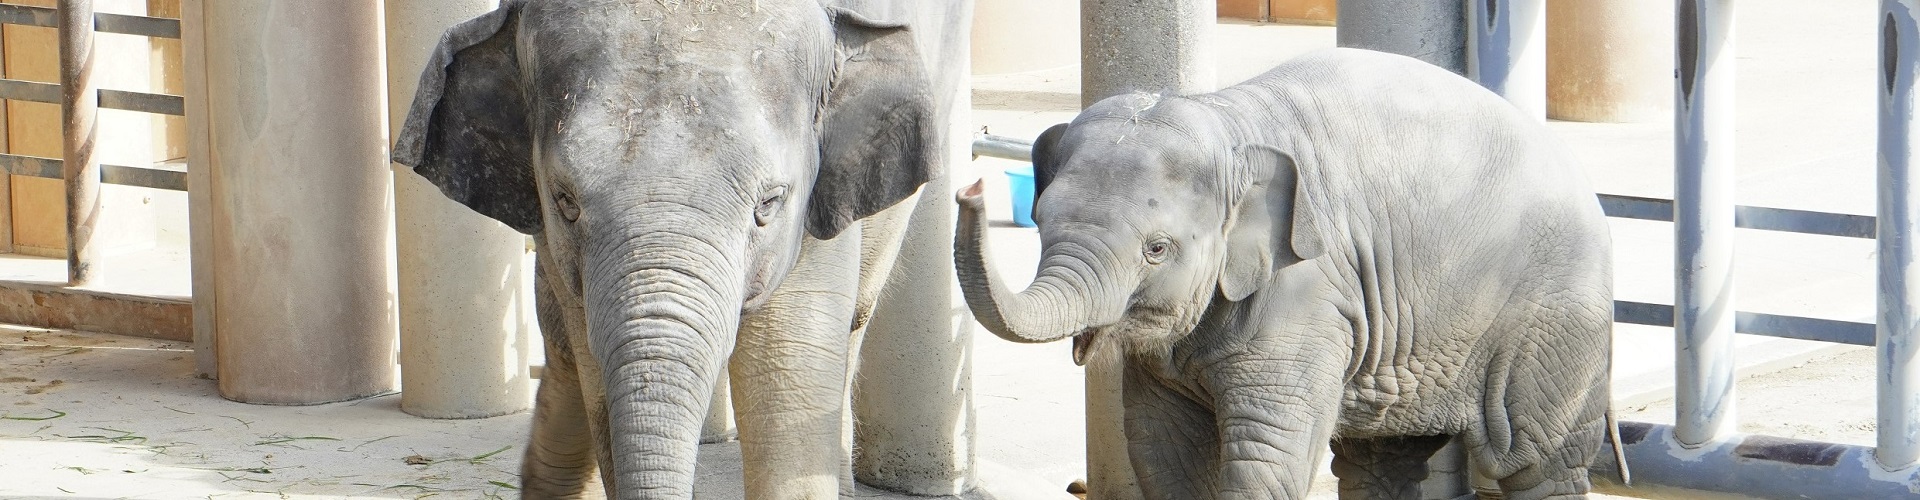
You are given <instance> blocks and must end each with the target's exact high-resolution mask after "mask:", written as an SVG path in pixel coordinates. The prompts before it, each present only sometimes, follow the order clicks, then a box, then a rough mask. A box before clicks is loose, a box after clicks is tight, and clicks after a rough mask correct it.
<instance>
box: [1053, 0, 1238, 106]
mask: <svg viewBox="0 0 1920 500" xmlns="http://www.w3.org/2000/svg"><path fill="white" fill-rule="evenodd" d="M1214 1H1215V0H1081V1H1080V105H1081V106H1092V105H1093V103H1096V102H1100V100H1101V99H1105V98H1108V97H1112V96H1115V95H1119V94H1125V93H1128V92H1153V93H1164V94H1171V95H1186V94H1197V93H1201V92H1211V91H1213V90H1214V89H1215V88H1218V87H1217V86H1218V83H1216V82H1215V72H1214V61H1213V24H1214V23H1215V22H1216V21H1215V16H1214V12H1215V8H1216V5H1215V4H1214Z"/></svg>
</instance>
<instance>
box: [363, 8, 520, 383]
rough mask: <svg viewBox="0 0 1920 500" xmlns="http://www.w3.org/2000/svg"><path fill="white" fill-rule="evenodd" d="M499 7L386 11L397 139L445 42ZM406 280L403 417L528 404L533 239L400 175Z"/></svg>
mask: <svg viewBox="0 0 1920 500" xmlns="http://www.w3.org/2000/svg"><path fill="white" fill-rule="evenodd" d="M498 3H499V2H498V1H497V0H431V1H429V0H406V1H390V2H386V16H387V17H386V27H387V33H386V36H387V99H388V101H387V109H388V115H387V117H388V126H389V127H390V128H389V130H399V129H400V126H401V123H402V122H404V121H406V119H407V110H408V109H410V108H411V107H412V105H413V94H414V90H415V87H417V86H418V85H419V83H420V72H421V70H422V68H424V67H425V66H426V64H427V59H428V58H430V57H432V55H433V49H434V47H436V46H438V45H439V43H440V35H441V34H442V33H445V32H446V30H447V28H449V27H452V26H453V25H454V24H458V23H459V22H461V21H465V20H467V19H471V18H473V17H474V16H478V15H480V14H483V13H486V12H488V11H491V10H493V9H494V8H495V7H496V6H497V5H498ZM393 206H394V222H395V227H394V234H395V236H396V243H397V246H396V248H397V249H398V251H397V252H396V254H395V258H396V261H397V264H398V271H399V272H398V274H399V282H400V287H399V289H400V374H401V376H400V384H401V387H400V389H401V392H400V409H401V410H403V411H406V412H407V413H411V414H414V415H418V416H422V417H428V418H479V417H491V416H495V415H502V414H507V413H513V412H517V411H521V410H525V409H527V408H528V407H529V406H531V405H532V400H531V399H529V398H528V392H529V388H530V385H529V380H528V377H527V351H528V348H529V346H528V340H527V339H528V337H529V334H530V333H531V332H532V330H533V328H535V325H537V324H538V323H537V322H536V320H535V319H534V317H535V314H534V311H533V294H532V292H533V290H532V288H531V286H532V279H533V273H532V272H531V271H532V270H531V269H529V268H527V266H526V264H527V258H526V257H527V252H528V249H527V237H526V235H522V234H520V233H519V232H518V231H514V230H513V229H512V228H508V227H507V226H506V225H505V224H501V223H500V222H498V221H495V220H493V219H491V218H488V217H487V216H484V215H480V214H479V213H477V212H474V211H472V210H469V209H467V207H465V206H461V205H460V204H459V203H456V202H454V201H453V200H450V199H447V197H446V196H445V195H442V194H440V189H439V188H437V187H434V185H433V184H432V183H430V182H428V181H427V180H426V179H425V178H422V177H420V175H419V174H416V173H414V172H413V169H411V168H407V167H405V166H400V165H396V166H395V167H394V169H393Z"/></svg>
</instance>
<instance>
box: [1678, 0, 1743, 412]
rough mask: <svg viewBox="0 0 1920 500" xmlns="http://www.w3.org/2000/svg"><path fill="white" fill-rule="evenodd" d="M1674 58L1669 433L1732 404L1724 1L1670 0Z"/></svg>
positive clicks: (1729, 87) (1729, 75) (1729, 104)
mask: <svg viewBox="0 0 1920 500" xmlns="http://www.w3.org/2000/svg"><path fill="white" fill-rule="evenodd" d="M1676 8H1677V9H1678V10H1676V12H1675V13H1676V16H1675V23H1674V24H1675V29H1676V30H1677V31H1676V34H1677V35H1678V36H1677V37H1676V38H1677V39H1676V42H1675V44H1674V49H1675V50H1674V64H1675V65H1676V70H1677V71H1676V72H1675V74H1676V76H1677V78H1675V83H1676V88H1675V91H1674V101H1675V102H1674V129H1673V133H1674V156H1675V158H1674V168H1675V172H1674V187H1673V191H1674V193H1673V201H1674V217H1673V222H1674V224H1673V230H1674V313H1675V314H1674V318H1673V328H1674V344H1675V345H1674V365H1675V366H1674V378H1675V380H1674V402H1675V411H1676V415H1675V420H1674V427H1675V428H1674V435H1675V436H1677V437H1678V439H1679V441H1680V442H1681V443H1684V444H1686V445H1688V446H1700V445H1704V444H1707V443H1710V442H1712V441H1714V440H1715V439H1719V438H1721V437H1723V436H1727V435H1730V434H1731V433H1732V432H1733V427H1734V424H1735V417H1734V406H1733V401H1734V398H1733V369H1734V359H1733V332H1734V304H1733V299H1734V294H1733V229H1734V204H1733V180H1734V178H1733V174H1734V170H1733V167H1734V163H1733V162H1734V158H1733V152H1734V135H1733V130H1734V129H1733V127H1734V107H1733V104H1734V100H1733V91H1734V86H1733V76H1734V51H1733V32H1734V31H1733V28H1734V26H1733V0H1678V5H1677V6H1676Z"/></svg>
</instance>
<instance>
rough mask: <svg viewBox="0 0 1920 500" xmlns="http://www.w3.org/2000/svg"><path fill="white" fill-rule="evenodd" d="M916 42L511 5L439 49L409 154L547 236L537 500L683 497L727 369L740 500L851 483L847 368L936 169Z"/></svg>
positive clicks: (689, 11) (778, 10) (816, 28)
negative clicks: (598, 493)
mask: <svg viewBox="0 0 1920 500" xmlns="http://www.w3.org/2000/svg"><path fill="white" fill-rule="evenodd" d="M956 5H965V4H964V3H962V4H956ZM929 8H935V7H929ZM937 8H938V9H941V10H942V12H944V11H945V10H946V9H947V6H946V5H944V4H942V5H939V6H937ZM900 10H906V9H900ZM907 13H908V14H913V13H912V12H907ZM894 14H899V12H894ZM905 18H908V19H913V18H915V16H914V15H908V16H906V17H905ZM915 38H916V37H915V35H914V33H913V32H911V31H909V30H908V29H906V28H903V27H901V26H898V25H891V24H887V23H882V22H876V21H873V20H869V19H868V18H865V17H863V16H862V15H859V14H854V13H852V12H851V11H846V10H841V9H838V8H832V7H827V6H823V5H822V4H820V3H816V2H814V1H811V0H757V1H754V0H742V1H735V2H702V1H671V2H663V1H658V0H601V1H562V0H547V1H526V2H522V1H515V0H509V1H507V2H503V5H502V7H501V9H500V10H498V11H496V12H493V13H490V14H487V15H484V16H482V17H480V18H476V19H475V20H473V21H469V22H467V23H465V24H462V25H460V26H456V27H454V28H452V29H450V30H449V31H448V33H447V35H446V37H445V38H444V39H443V41H442V43H441V46H440V47H439V49H438V51H437V52H436V55H435V58H434V60H433V62H431V63H430V64H429V65H428V67H427V68H426V69H425V72H424V74H423V75H422V84H421V86H420V89H421V90H420V93H419V96H418V97H417V99H416V101H415V103H414V106H413V109H412V112H411V114H410V115H409V117H408V121H407V124H406V126H405V128H404V129H403V130H402V131H401V134H400V139H399V141H398V143H397V144H396V146H395V153H394V156H395V160H396V161H398V162H400V163H404V164H407V165H411V166H413V167H414V171H415V172H417V173H418V174H420V175H422V176H424V177H425V178H427V179H428V180H430V181H432V182H433V183H434V184H436V185H438V186H439V187H440V189H441V191H442V192H444V193H445V194H446V195H447V196H448V197H450V198H452V199H454V200H456V201H459V202H460V203H462V204H464V205H466V206H468V207H470V208H472V209H474V210H476V211H478V212H480V213H483V214H486V215H488V216H490V217H492V218H495V219H498V220H500V221H501V222H504V223H506V224H507V225H509V226H511V227H513V228H515V229H517V230H519V231H521V232H524V233H527V234H530V235H534V236H535V241H536V245H537V247H538V248H537V250H538V268H537V273H536V276H537V283H536V288H537V292H536V297H537V300H538V305H539V311H540V326H541V329H542V332H543V333H544V334H545V338H546V353H547V364H546V367H547V369H546V372H545V376H544V377H543V378H542V380H541V384H540V390H539V394H538V400H537V403H536V406H535V416H534V428H533V431H532V437H531V441H530V443H529V444H528V446H527V451H526V457H525V463H524V465H523V469H522V477H521V480H522V483H523V486H522V491H521V493H522V494H523V495H524V496H526V497H527V498H564V497H573V496H581V495H588V494H589V493H591V492H590V491H588V490H591V489H594V487H593V483H594V477H596V476H600V478H601V480H602V481H601V482H602V484H603V486H604V488H605V492H606V494H607V496H609V497H615V498H628V499H632V498H689V497H691V496H692V493H693V491H692V487H693V484H694V464H695V454H696V449H697V443H698V440H699V439H700V438H701V430H702V425H701V424H702V420H703V418H704V417H705V416H706V415H707V413H708V405H709V401H710V395H711V394H712V391H713V388H714V387H715V385H716V383H717V379H718V378H720V374H721V373H722V367H723V366H726V367H727V368H728V369H729V370H730V372H731V375H732V381H733V384H732V395H733V398H734V399H735V409H736V413H737V421H738V424H739V429H740V431H739V432H740V440H741V447H742V454H743V456H744V459H745V468H746V470H745V472H746V478H747V492H748V493H747V494H748V497H749V498H832V497H835V496H836V494H837V492H838V491H839V490H840V489H841V488H842V487H843V485H848V484H850V481H851V474H850V472H849V467H848V464H849V453H850V450H849V438H848V437H847V436H848V432H847V431H848V429H849V428H850V425H849V423H850V421H851V419H850V417H849V416H848V415H847V414H846V413H847V412H846V407H847V398H848V395H847V392H848V391H847V381H848V377H849V375H848V374H849V371H850V366H851V365H852V364H853V362H852V360H850V359H849V358H850V356H852V353H854V352H857V344H858V343H859V338H860V330H861V328H862V325H864V323H865V321H866V319H867V317H868V313H869V312H870V311H871V310H872V304H873V301H874V297H875V296H876V295H878V291H879V289H880V286H881V285H882V284H883V283H884V282H885V275H886V271H887V270H888V269H890V268H891V265H892V261H893V259H894V256H895V255H896V253H897V252H896V250H897V249H898V246H899V242H900V238H901V234H902V230H903V227H904V222H905V220H906V216H907V214H908V212H909V211H911V207H912V206H913V203H912V201H913V200H914V199H915V198H916V197H917V194H916V190H917V189H918V188H919V187H920V186H921V184H922V183H923V182H924V181H925V180H926V179H928V178H930V177H931V176H933V175H939V172H941V168H942V166H941V164H940V161H941V155H942V154H943V151H944V149H943V146H942V145H941V144H942V143H941V141H942V137H941V135H942V134H943V132H942V131H941V130H940V127H942V126H944V124H945V122H946V118H945V112H944V110H945V109H946V108H945V107H944V106H946V104H945V103H944V99H935V98H932V97H930V96H933V95H944V94H938V92H942V90H937V89H932V88H930V83H929V77H928V75H927V74H926V68H925V67H924V66H925V65H924V63H923V60H922V56H921V53H920V51H919V49H917V48H916V43H915V41H914V40H915ZM921 38H923V39H924V38H925V37H921ZM940 50H943V51H944V50H946V48H941V49H940ZM447 251H448V252H450V253H458V252H459V251H460V249H447ZM736 354H737V355H736ZM596 472H597V474H596Z"/></svg>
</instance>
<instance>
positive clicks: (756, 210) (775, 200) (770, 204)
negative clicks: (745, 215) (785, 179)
mask: <svg viewBox="0 0 1920 500" xmlns="http://www.w3.org/2000/svg"><path fill="white" fill-rule="evenodd" d="M786 199H787V187H786V186H774V187H773V188H770V189H767V192H766V193H763V194H761V195H760V206H757V207H753V223H754V224H759V225H760V226H762V227H764V226H766V225H767V224H772V223H773V217H774V216H775V215H780V206H781V205H782V204H783V202H785V201H786Z"/></svg>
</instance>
